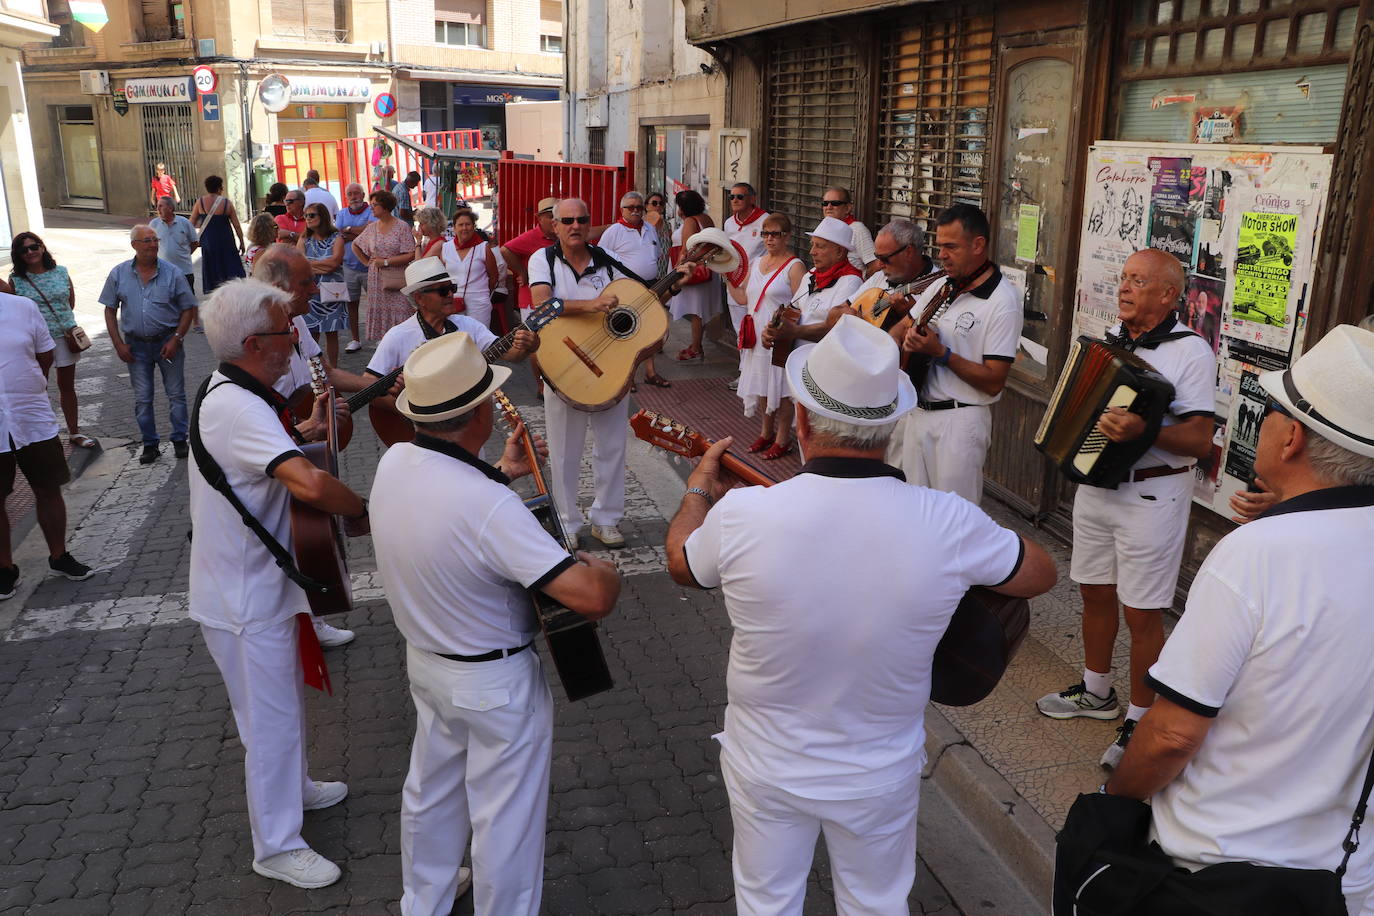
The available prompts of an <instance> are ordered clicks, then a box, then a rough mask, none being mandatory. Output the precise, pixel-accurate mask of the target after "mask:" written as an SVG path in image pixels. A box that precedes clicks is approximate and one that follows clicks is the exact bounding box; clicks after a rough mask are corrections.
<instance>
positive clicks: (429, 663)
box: [372, 332, 620, 916]
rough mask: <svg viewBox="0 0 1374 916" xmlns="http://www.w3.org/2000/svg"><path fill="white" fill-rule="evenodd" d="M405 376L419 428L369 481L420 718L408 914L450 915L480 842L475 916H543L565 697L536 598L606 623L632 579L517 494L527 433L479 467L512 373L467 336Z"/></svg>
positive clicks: (408, 834) (437, 345) (409, 785)
mask: <svg viewBox="0 0 1374 916" xmlns="http://www.w3.org/2000/svg"><path fill="white" fill-rule="evenodd" d="M405 374H406V378H407V380H408V383H407V385H406V390H405V391H404V392H402V393H401V395H400V397H399V398H398V401H397V408H398V409H399V410H400V411H401V413H403V414H404V415H405V416H407V417H409V418H410V419H411V420H412V421H414V422H415V425H416V436H415V441H414V442H413V443H412V442H404V443H400V444H397V445H395V446H393V447H392V448H391V449H389V450H388V451H387V452H386V454H385V455H383V456H382V461H381V464H380V465H378V467H377V479H376V482H375V483H374V484H373V487H372V502H373V504H374V505H375V506H376V507H377V508H376V515H375V517H374V519H373V538H374V542H375V544H376V549H377V568H378V571H379V572H380V573H381V575H382V579H383V580H384V581H385V583H386V591H387V597H388V600H389V602H390V604H391V611H392V615H393V616H394V617H395V620H396V628H397V629H399V630H400V631H401V634H402V635H403V636H404V637H405V639H406V673H407V674H408V676H409V678H410V693H411V698H412V699H413V700H414V702H415V709H416V713H417V715H416V724H415V741H414V744H413V745H412V747H411V754H410V772H409V774H408V775H407V777H406V783H405V789H404V791H403V792H402V796H401V797H402V802H401V804H402V807H401V876H402V881H403V883H404V885H405V893H404V896H402V898H401V913H402V914H403V916H448V913H449V912H450V910H451V909H452V908H453V901H454V898H455V896H456V895H457V893H458V891H459V889H460V888H461V887H462V884H463V881H464V878H465V875H464V872H466V869H461V868H460V867H459V866H460V865H461V863H462V860H463V850H464V848H465V847H466V845H467V842H468V838H469V837H471V839H472V862H473V869H474V872H475V874H474V875H473V878H474V879H475V882H474V887H475V893H474V901H473V902H474V907H475V911H476V912H478V913H491V914H500V916H537V914H538V913H539V911H540V909H539V904H540V893H541V890H542V886H543V868H544V832H545V819H546V812H547V808H548V800H549V771H550V766H551V758H552V744H553V698H552V696H551V695H550V693H549V687H548V682H547V681H546V680H545V677H544V673H543V671H542V667H541V665H540V662H539V655H538V653H537V652H535V651H534V650H533V649H532V648H531V646H530V643H531V642H532V641H533V639H534V638H535V636H536V635H537V633H538V631H539V624H538V622H537V621H536V620H535V615H534V612H533V608H532V607H531V603H530V598H529V594H528V591H527V590H529V589H539V590H540V591H542V592H543V593H544V594H546V595H548V596H549V597H550V598H552V599H553V600H554V601H557V602H559V603H560V604H562V605H563V606H565V607H567V608H569V609H570V610H573V611H575V612H577V613H579V614H582V615H583V616H585V617H587V618H589V619H591V620H597V619H600V618H602V617H605V616H606V615H607V614H609V613H610V612H611V608H612V607H613V606H614V605H615V602H616V598H617V597H618V596H619V593H620V576H619V574H618V573H617V572H616V571H615V567H614V566H613V565H612V564H610V563H607V562H605V561H603V560H598V559H596V558H594V557H590V556H588V555H586V554H579V555H578V556H577V557H576V558H574V557H572V556H569V554H568V552H567V550H566V549H565V548H564V547H563V546H562V545H560V544H559V543H558V542H557V541H555V540H554V539H553V538H552V537H550V536H549V534H548V533H547V532H546V531H544V529H543V528H542V527H541V526H540V524H539V522H538V521H537V520H536V519H535V517H534V516H533V515H532V514H531V513H530V511H529V510H527V509H526V508H525V506H524V505H523V504H522V503H521V501H520V498H519V497H518V496H517V495H516V494H515V493H514V492H512V491H511V489H510V488H509V486H508V484H509V483H510V481H511V480H512V479H514V478H517V477H520V476H523V475H525V474H528V473H529V472H530V467H529V465H528V462H527V460H526V458H525V455H524V451H523V450H522V448H521V446H520V434H521V433H522V429H521V428H520V427H517V428H516V429H515V430H513V431H512V432H511V435H510V437H509V438H508V439H507V440H506V449H505V454H504V455H503V456H502V458H501V460H500V461H499V462H498V463H497V465H496V466H495V467H493V466H492V465H489V464H487V463H486V462H485V461H483V460H482V459H480V458H479V457H477V453H478V450H479V449H481V447H482V444H483V443H484V442H486V441H487V439H488V438H489V437H490V436H491V432H492V428H493V415H494V413H495V410H496V408H495V406H494V404H493V401H492V397H491V395H492V392H494V391H495V390H496V389H497V388H499V387H500V386H501V385H502V384H503V383H504V382H505V381H506V379H508V378H509V377H510V370H509V369H507V368H506V367H504V366H492V365H490V364H489V363H488V362H487V360H486V359H485V358H484V357H483V355H482V351H481V348H480V347H479V346H478V345H477V344H476V343H475V342H474V341H473V340H472V338H470V337H469V336H468V335H467V334H466V333H461V332H459V333H452V334H446V335H444V336H442V337H438V338H435V339H433V340H430V341H428V342H426V343H424V344H422V345H421V346H420V347H419V348H418V349H416V350H415V352H414V353H412V354H411V355H410V358H409V359H407V360H406V363H405ZM535 445H536V448H537V447H538V442H537V441H536V443H535Z"/></svg>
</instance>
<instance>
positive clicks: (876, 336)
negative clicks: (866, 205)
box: [786, 220, 916, 426]
mask: <svg viewBox="0 0 1374 916" xmlns="http://www.w3.org/2000/svg"><path fill="white" fill-rule="evenodd" d="M837 222H838V220H837ZM840 225H844V224H843V223H840ZM786 372H787V387H788V388H790V389H791V390H792V397H793V398H794V399H795V400H796V402H797V403H798V404H801V405H802V406H803V407H805V408H806V409H807V410H808V411H810V412H811V413H815V414H820V415H821V416H825V417H830V418H832V419H835V420H843V421H844V422H846V423H853V424H855V425H856V426H881V425H883V424H884V423H891V422H892V421H893V420H895V419H897V418H898V417H900V416H901V415H902V414H905V413H907V412H909V411H910V410H911V409H912V408H913V407H915V406H916V388H915V386H914V385H912V384H911V379H910V378H908V377H907V375H906V373H905V372H903V371H902V370H901V364H900V362H899V360H898V353H897V344H896V342H895V341H893V339H892V338H891V337H890V336H889V335H888V334H886V333H885V332H884V331H882V330H880V329H879V328H876V327H874V326H873V325H871V324H869V323H868V322H867V321H864V320H863V319H862V318H857V317H855V316H854V315H845V316H843V317H842V318H840V320H839V321H837V322H836V323H835V326H834V327H833V328H831V329H830V332H829V333H828V334H826V335H825V337H823V338H822V339H821V342H820V343H818V344H816V345H815V346H814V347H805V348H802V349H800V350H795V351H793V353H792V355H791V356H789V357H788V358H787V370H786Z"/></svg>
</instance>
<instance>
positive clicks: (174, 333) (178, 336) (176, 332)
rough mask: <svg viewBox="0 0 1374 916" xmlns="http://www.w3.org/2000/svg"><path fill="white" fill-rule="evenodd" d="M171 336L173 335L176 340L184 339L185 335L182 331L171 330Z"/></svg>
mask: <svg viewBox="0 0 1374 916" xmlns="http://www.w3.org/2000/svg"><path fill="white" fill-rule="evenodd" d="M172 336H173V337H175V338H176V339H177V340H185V339H186V335H185V334H183V333H181V332H180V331H173V332H172Z"/></svg>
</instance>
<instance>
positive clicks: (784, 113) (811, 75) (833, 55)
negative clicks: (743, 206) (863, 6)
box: [761, 26, 866, 253]
mask: <svg viewBox="0 0 1374 916" xmlns="http://www.w3.org/2000/svg"><path fill="white" fill-rule="evenodd" d="M767 79H768V94H767V104H768V118H767V125H768V126H767V141H766V144H765V149H766V150H767V153H766V155H767V160H766V163H765V165H766V171H767V185H766V187H767V195H766V199H764V200H763V201H761V203H762V204H763V206H764V207H765V208H766V209H768V210H770V211H776V212H780V213H786V214H787V215H788V216H789V217H790V218H791V220H792V243H793V245H794V246H795V248H796V249H797V250H798V251H800V252H803V253H804V252H805V251H806V250H807V247H808V243H809V240H808V239H807V238H806V235H805V233H806V232H808V231H809V230H811V229H813V228H815V226H816V224H817V223H818V222H820V219H821V213H820V199H821V194H822V192H823V191H824V190H825V188H826V187H827V186H828V185H832V184H836V185H843V186H845V187H848V188H854V187H855V186H856V185H857V184H858V182H857V181H856V180H855V179H856V178H857V177H858V170H859V161H860V158H861V157H862V155H863V152H862V150H863V147H862V142H863V139H862V138H863V133H862V131H863V130H864V125H863V123H862V120H861V100H864V104H866V99H865V98H864V95H865V94H864V93H863V92H862V90H861V84H862V82H863V81H862V80H861V78H860V72H859V54H858V49H857V48H856V46H855V41H854V36H853V34H852V33H845V32H842V31H840V30H839V29H837V28H834V27H831V26H826V27H819V28H811V29H804V30H795V31H794V32H792V33H791V34H790V35H787V36H785V37H782V38H780V39H779V41H778V42H777V43H776V44H775V45H774V46H773V48H772V50H771V52H770V54H769V59H768V71H767Z"/></svg>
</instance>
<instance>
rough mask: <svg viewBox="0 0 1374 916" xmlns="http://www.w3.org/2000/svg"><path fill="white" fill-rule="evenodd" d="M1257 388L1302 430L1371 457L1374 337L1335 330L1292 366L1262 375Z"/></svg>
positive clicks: (1349, 326) (1344, 326) (1346, 328)
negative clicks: (1260, 388) (1312, 431)
mask: <svg viewBox="0 0 1374 916" xmlns="http://www.w3.org/2000/svg"><path fill="white" fill-rule="evenodd" d="M1259 383H1260V385H1262V386H1263V387H1264V390H1265V391H1267V392H1269V395H1270V396H1271V397H1272V398H1273V399H1274V400H1276V401H1278V402H1279V403H1280V404H1282V405H1283V408H1284V410H1286V411H1288V412H1289V413H1290V414H1292V415H1293V418H1294V419H1295V420H1297V421H1298V422H1299V423H1301V424H1302V425H1303V426H1306V427H1308V428H1310V429H1312V430H1314V431H1316V432H1317V433H1319V434H1321V435H1322V436H1323V437H1325V438H1327V439H1330V440H1331V441H1332V442H1334V443H1336V444H1337V445H1339V446H1340V447H1341V448H1344V449H1349V450H1350V451H1352V452H1354V453H1355V454H1357V455H1364V456H1365V457H1366V458H1374V332H1371V331H1365V330H1363V329H1361V328H1357V327H1355V326H1354V325H1353V324H1340V325H1337V326H1336V327H1334V328H1332V329H1331V333H1329V334H1327V335H1326V336H1325V337H1323V338H1322V339H1321V340H1320V341H1318V342H1317V345H1316V346H1315V347H1313V348H1312V349H1310V350H1308V351H1307V352H1306V353H1304V354H1303V355H1302V356H1300V357H1298V361H1297V362H1295V363H1293V365H1292V366H1290V367H1288V368H1287V369H1280V370H1276V371H1273V372H1264V373H1261V374H1260V377H1259Z"/></svg>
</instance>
